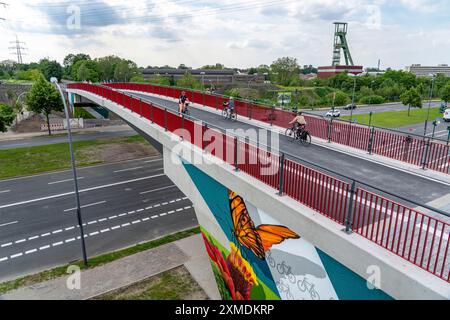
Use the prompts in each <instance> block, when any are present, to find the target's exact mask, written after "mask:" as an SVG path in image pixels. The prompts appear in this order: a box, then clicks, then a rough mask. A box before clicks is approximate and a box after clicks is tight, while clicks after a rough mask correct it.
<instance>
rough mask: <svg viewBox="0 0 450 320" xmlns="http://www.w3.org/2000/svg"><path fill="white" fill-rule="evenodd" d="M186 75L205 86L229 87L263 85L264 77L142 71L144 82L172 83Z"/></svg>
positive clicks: (197, 71) (199, 71)
mask: <svg viewBox="0 0 450 320" xmlns="http://www.w3.org/2000/svg"><path fill="white" fill-rule="evenodd" d="M186 73H189V74H191V75H192V76H193V77H194V78H196V79H197V80H199V81H200V82H203V83H204V84H205V85H214V86H221V85H231V84H234V83H245V84H251V85H255V84H264V81H265V76H264V75H262V74H259V75H253V74H252V75H250V74H244V73H238V72H236V71H234V70H209V69H144V70H143V71H142V75H143V77H144V79H145V80H150V79H152V78H154V77H157V76H163V77H169V78H171V79H173V80H174V81H177V80H179V79H180V78H182V77H183V76H184V75H185V74H186Z"/></svg>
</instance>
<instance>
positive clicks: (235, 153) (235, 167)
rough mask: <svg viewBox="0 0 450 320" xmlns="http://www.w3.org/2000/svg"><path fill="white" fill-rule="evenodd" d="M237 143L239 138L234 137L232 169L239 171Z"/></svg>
mask: <svg viewBox="0 0 450 320" xmlns="http://www.w3.org/2000/svg"><path fill="white" fill-rule="evenodd" d="M238 143H239V140H238V138H237V137H234V171H239V164H238Z"/></svg>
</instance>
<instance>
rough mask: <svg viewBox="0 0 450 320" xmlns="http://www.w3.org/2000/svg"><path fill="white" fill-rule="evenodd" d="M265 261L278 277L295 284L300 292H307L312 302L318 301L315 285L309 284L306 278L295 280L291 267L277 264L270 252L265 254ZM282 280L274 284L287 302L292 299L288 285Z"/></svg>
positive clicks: (283, 262) (283, 263)
mask: <svg viewBox="0 0 450 320" xmlns="http://www.w3.org/2000/svg"><path fill="white" fill-rule="evenodd" d="M266 259H267V262H268V263H269V265H270V267H272V268H274V269H276V270H277V272H278V274H279V275H280V276H286V277H287V279H288V281H289V282H290V283H291V284H293V285H295V284H296V285H297V287H298V289H299V290H300V292H307V293H308V294H309V296H310V297H311V299H312V300H320V296H319V293H318V292H317V290H316V289H315V285H314V284H313V283H310V282H309V281H308V279H307V278H306V277H304V278H303V279H300V280H297V277H296V276H295V275H294V274H293V273H292V267H291V266H290V265H288V264H287V263H286V261H282V262H281V263H277V262H276V261H275V259H274V258H273V257H272V254H271V253H270V252H268V253H267V257H266ZM282 280H283V279H280V281H277V282H276V285H277V288H278V290H279V291H280V293H285V294H286V298H287V299H288V300H293V298H294V297H293V295H292V293H291V290H290V288H289V283H288V284H287V285H286V284H284V282H283V281H282ZM291 297H292V299H291Z"/></svg>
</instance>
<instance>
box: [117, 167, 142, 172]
mask: <svg viewBox="0 0 450 320" xmlns="http://www.w3.org/2000/svg"><path fill="white" fill-rule="evenodd" d="M142 168H144V167H135V168H128V169H123V170H116V171H114V173H119V172H127V171H135V170H139V169H142Z"/></svg>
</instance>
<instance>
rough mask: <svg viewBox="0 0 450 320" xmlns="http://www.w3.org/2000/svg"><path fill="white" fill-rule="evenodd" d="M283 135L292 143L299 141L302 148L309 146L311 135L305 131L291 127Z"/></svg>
mask: <svg viewBox="0 0 450 320" xmlns="http://www.w3.org/2000/svg"><path fill="white" fill-rule="evenodd" d="M285 135H286V137H288V138H289V139H291V140H292V141H296V140H300V142H301V144H303V145H304V146H307V147H308V146H310V145H311V140H312V138H311V134H310V133H309V132H308V131H306V130H305V129H300V130H298V129H297V127H296V125H294V126H292V128H287V129H286V132H285Z"/></svg>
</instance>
